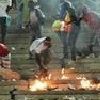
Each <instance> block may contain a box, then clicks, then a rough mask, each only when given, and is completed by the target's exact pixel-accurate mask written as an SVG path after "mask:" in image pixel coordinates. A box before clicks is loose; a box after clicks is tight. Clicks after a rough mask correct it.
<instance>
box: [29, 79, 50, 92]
mask: <svg viewBox="0 0 100 100" xmlns="http://www.w3.org/2000/svg"><path fill="white" fill-rule="evenodd" d="M47 88H48V84H47V83H46V82H43V81H39V80H35V81H34V83H33V84H31V85H30V91H43V90H47Z"/></svg>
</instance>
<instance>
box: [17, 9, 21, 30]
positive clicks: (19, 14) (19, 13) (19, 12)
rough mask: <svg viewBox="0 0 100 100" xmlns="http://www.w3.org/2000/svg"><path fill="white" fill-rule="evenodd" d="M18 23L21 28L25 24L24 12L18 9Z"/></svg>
mask: <svg viewBox="0 0 100 100" xmlns="http://www.w3.org/2000/svg"><path fill="white" fill-rule="evenodd" d="M16 24H17V28H18V29H21V28H22V25H23V12H22V11H19V10H18V11H17V18H16Z"/></svg>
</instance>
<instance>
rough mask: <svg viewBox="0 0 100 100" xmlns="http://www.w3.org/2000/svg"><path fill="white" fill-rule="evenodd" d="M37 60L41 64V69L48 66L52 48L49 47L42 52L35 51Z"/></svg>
mask: <svg viewBox="0 0 100 100" xmlns="http://www.w3.org/2000/svg"><path fill="white" fill-rule="evenodd" d="M35 61H36V63H37V65H38V66H39V69H44V66H46V65H47V64H48V63H49V62H50V50H49V49H47V50H44V51H43V52H42V53H35ZM46 67H47V66H46Z"/></svg>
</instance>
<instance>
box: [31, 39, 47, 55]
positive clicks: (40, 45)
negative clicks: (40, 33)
mask: <svg viewBox="0 0 100 100" xmlns="http://www.w3.org/2000/svg"><path fill="white" fill-rule="evenodd" d="M45 39H46V37H42V38H38V39H37V40H35V41H33V43H32V44H31V46H30V51H31V52H32V51H35V52H36V53H41V52H42V51H43V50H45V49H46V48H47V46H45V45H44V40H45Z"/></svg>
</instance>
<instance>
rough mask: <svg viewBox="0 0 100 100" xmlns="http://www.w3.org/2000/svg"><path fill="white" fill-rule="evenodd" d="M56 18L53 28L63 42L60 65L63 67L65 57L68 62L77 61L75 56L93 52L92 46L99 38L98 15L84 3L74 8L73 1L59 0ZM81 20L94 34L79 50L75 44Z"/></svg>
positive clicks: (99, 23)
mask: <svg viewBox="0 0 100 100" xmlns="http://www.w3.org/2000/svg"><path fill="white" fill-rule="evenodd" d="M57 20H59V21H60V22H59V23H60V24H59V23H58V24H57V23H54V24H53V28H54V31H55V32H56V33H57V34H58V36H59V37H60V40H61V42H62V44H63V57H62V59H61V62H62V67H65V59H67V60H68V63H72V62H76V61H77V57H79V58H84V57H86V56H89V55H90V54H91V53H95V51H94V49H93V48H94V46H95V45H96V42H98V43H99V40H100V39H99V33H100V31H99V29H100V28H99V25H100V18H99V16H97V15H96V14H95V13H94V12H92V11H90V10H88V8H87V7H86V6H85V5H82V6H81V8H80V9H76V8H75V7H74V4H73V2H70V1H69V0H60V13H59V18H57ZM82 21H84V22H85V23H86V25H87V26H89V27H90V29H91V30H92V31H93V32H94V34H93V36H92V37H90V43H89V44H88V45H85V46H86V47H85V48H82V50H80V48H77V47H78V46H77V45H79V44H80V43H77V40H78V38H80V37H79V34H80V30H81V22H82ZM56 25H57V26H56ZM59 26H60V27H59ZM57 28H58V29H57ZM99 46H100V45H99Z"/></svg>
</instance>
